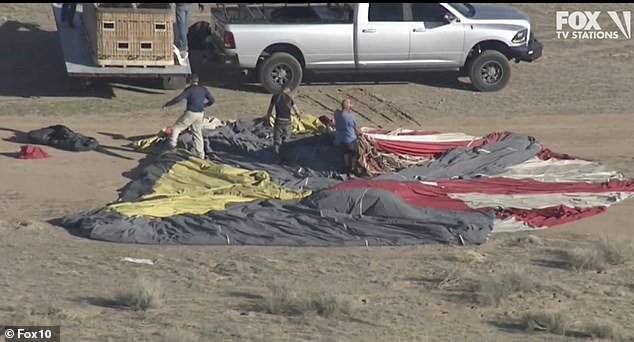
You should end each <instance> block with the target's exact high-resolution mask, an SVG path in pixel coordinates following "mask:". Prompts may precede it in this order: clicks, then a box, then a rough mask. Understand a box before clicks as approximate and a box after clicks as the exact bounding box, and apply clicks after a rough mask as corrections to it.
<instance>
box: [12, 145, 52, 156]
mask: <svg viewBox="0 0 634 342" xmlns="http://www.w3.org/2000/svg"><path fill="white" fill-rule="evenodd" d="M48 157H50V155H49V154H48V153H46V152H45V151H44V150H43V149H42V148H41V147H39V146H35V145H22V146H21V147H20V154H19V155H18V159H41V158H48Z"/></svg>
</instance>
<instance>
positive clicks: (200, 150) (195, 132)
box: [163, 74, 216, 159]
mask: <svg viewBox="0 0 634 342" xmlns="http://www.w3.org/2000/svg"><path fill="white" fill-rule="evenodd" d="M198 81H199V79H198V75H196V74H192V78H191V85H190V86H189V87H187V88H185V90H183V92H181V93H180V94H179V95H178V96H176V97H175V98H173V99H171V100H170V101H168V102H167V103H165V104H164V105H163V108H165V107H169V106H172V105H175V104H177V103H179V102H181V101H183V100H185V99H187V108H186V109H185V112H184V113H183V114H182V115H181V116H180V117H179V118H178V120H176V123H174V126H172V134H171V135H170V139H169V145H170V147H172V148H175V147H176V143H177V142H178V136H179V135H180V133H181V132H182V131H184V130H185V129H187V128H191V132H192V138H193V140H194V153H195V154H196V156H197V157H199V158H201V159H205V146H204V144H203V133H202V125H203V119H204V117H205V113H204V108H205V107H209V106H211V105H213V104H214V102H215V101H216V100H215V99H214V97H213V96H211V93H209V90H207V88H205V87H203V86H200V85H198ZM205 100H207V101H206V102H205Z"/></svg>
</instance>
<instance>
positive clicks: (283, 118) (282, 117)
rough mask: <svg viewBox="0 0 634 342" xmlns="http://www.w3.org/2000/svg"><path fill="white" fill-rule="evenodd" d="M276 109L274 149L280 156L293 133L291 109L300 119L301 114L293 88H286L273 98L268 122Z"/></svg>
mask: <svg viewBox="0 0 634 342" xmlns="http://www.w3.org/2000/svg"><path fill="white" fill-rule="evenodd" d="M274 107H275V125H274V126H273V148H274V149H275V153H276V154H278V155H279V153H280V146H281V145H282V144H283V143H284V142H286V140H288V139H289V138H290V137H291V134H292V132H293V127H292V126H291V109H292V110H293V111H294V112H295V115H297V116H298V117H299V115H300V114H301V112H300V110H299V109H298V108H297V105H296V104H295V101H294V100H293V97H292V96H291V88H289V87H284V89H283V90H282V92H281V93H279V94H275V95H273V96H271V103H270V104H269V109H268V110H267V112H266V119H267V121H268V120H269V118H270V117H271V114H272V113H273V108H274Z"/></svg>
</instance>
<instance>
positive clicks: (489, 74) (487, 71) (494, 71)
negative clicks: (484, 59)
mask: <svg viewBox="0 0 634 342" xmlns="http://www.w3.org/2000/svg"><path fill="white" fill-rule="evenodd" d="M503 73H504V71H503V69H502V65H500V63H498V62H488V63H486V64H484V65H483V66H482V68H481V69H480V78H481V79H482V81H484V83H486V84H489V85H492V84H496V83H497V82H499V81H500V79H502V75H503Z"/></svg>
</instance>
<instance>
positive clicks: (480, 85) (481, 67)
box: [468, 50, 511, 91]
mask: <svg viewBox="0 0 634 342" xmlns="http://www.w3.org/2000/svg"><path fill="white" fill-rule="evenodd" d="M468 71H469V78H470V79H471V84H472V85H473V87H474V88H475V89H477V90H479V91H498V90H500V89H502V88H504V87H505V86H506V84H507V83H508V81H509V79H510V78H511V66H510V65H509V61H508V59H507V58H506V56H504V54H502V53H501V52H499V51H495V50H485V51H483V52H482V53H481V54H480V55H478V56H476V57H475V58H474V59H473V60H472V61H471V62H470V63H469V68H468Z"/></svg>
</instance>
